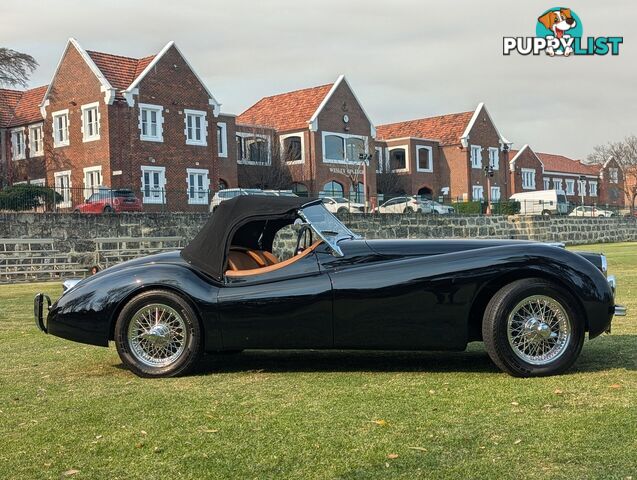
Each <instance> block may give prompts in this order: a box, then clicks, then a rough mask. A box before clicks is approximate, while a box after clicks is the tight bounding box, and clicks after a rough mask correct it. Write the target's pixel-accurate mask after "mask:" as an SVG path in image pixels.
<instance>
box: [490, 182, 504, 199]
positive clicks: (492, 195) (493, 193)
mask: <svg viewBox="0 0 637 480" xmlns="http://www.w3.org/2000/svg"><path fill="white" fill-rule="evenodd" d="M496 192H497V194H496ZM496 197H497V198H496ZM501 198H502V194H501V192H500V187H497V186H494V187H491V191H490V192H489V201H491V202H499V201H500V199H501Z"/></svg>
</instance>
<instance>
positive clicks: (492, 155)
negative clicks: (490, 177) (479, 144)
mask: <svg viewBox="0 0 637 480" xmlns="http://www.w3.org/2000/svg"><path fill="white" fill-rule="evenodd" d="M494 160H495V161H494ZM489 165H490V166H491V168H493V169H494V170H500V149H499V148H497V147H489Z"/></svg>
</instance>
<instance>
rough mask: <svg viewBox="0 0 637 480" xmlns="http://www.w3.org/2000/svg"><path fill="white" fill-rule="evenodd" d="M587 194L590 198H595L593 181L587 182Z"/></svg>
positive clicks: (595, 186) (595, 191) (595, 185)
mask: <svg viewBox="0 0 637 480" xmlns="http://www.w3.org/2000/svg"><path fill="white" fill-rule="evenodd" d="M588 194H589V195H590V196H591V197H596V196H597V182H596V181H594V180H589V181H588Z"/></svg>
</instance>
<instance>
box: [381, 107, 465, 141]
mask: <svg viewBox="0 0 637 480" xmlns="http://www.w3.org/2000/svg"><path fill="white" fill-rule="evenodd" d="M473 115H474V112H473V111H471V112H461V113H451V114H448V115H440V116H437V117H427V118H419V119H416V120H408V121H406V122H396V123H388V124H385V125H378V126H377V127H376V132H377V135H378V139H379V140H391V139H392V138H405V137H415V138H427V139H431V140H437V141H438V142H440V144H441V145H456V144H459V143H460V141H461V137H462V135H463V133H464V131H465V130H466V129H467V126H468V125H469V122H470V121H471V118H472V117H473Z"/></svg>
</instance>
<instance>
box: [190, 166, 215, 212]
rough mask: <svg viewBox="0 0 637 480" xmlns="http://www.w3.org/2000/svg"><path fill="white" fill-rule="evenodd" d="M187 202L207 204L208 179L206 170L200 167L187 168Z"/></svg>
mask: <svg viewBox="0 0 637 480" xmlns="http://www.w3.org/2000/svg"><path fill="white" fill-rule="evenodd" d="M186 174H187V179H186V180H187V183H188V204H190V205H207V204H208V189H209V188H210V180H209V178H208V170H206V169H200V168H187V169H186Z"/></svg>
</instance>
